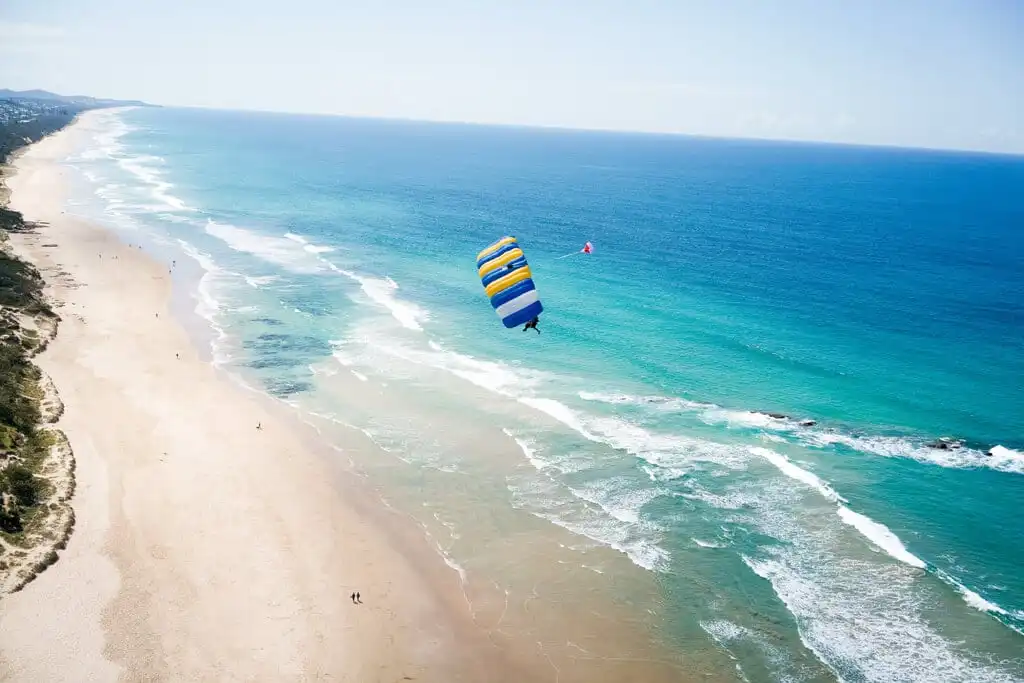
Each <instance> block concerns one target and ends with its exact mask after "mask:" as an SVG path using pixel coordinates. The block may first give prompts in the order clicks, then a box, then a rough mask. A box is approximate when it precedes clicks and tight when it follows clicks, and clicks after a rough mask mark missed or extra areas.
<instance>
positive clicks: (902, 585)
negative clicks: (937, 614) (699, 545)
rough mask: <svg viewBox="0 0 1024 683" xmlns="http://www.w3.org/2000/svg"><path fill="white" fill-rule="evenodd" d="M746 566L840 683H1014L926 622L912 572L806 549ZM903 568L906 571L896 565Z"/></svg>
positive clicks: (751, 561)
mask: <svg viewBox="0 0 1024 683" xmlns="http://www.w3.org/2000/svg"><path fill="white" fill-rule="evenodd" d="M801 546H806V543H798V545H797V549H796V550H795V551H790V552H785V551H780V552H778V553H777V554H776V556H775V557H770V558H765V559H754V558H751V557H748V556H744V557H743V561H744V562H745V563H746V564H747V566H748V567H750V568H751V570H753V571H754V573H755V574H757V575H758V576H760V577H762V578H764V579H766V580H768V581H769V582H770V583H771V585H772V588H773V589H774V590H775V593H776V594H777V595H778V596H779V598H780V599H781V600H782V601H783V603H785V605H786V607H787V609H789V611H790V612H791V613H792V614H793V616H794V617H795V619H796V622H797V628H798V630H799V632H800V638H801V640H802V641H803V642H804V644H805V645H806V646H807V647H808V648H809V649H810V650H811V651H812V652H814V653H815V655H817V657H818V658H819V659H820V660H821V661H822V662H824V663H826V664H828V665H829V667H830V668H832V669H833V671H835V673H836V675H837V677H838V678H840V680H851V681H852V680H858V681H870V682H872V683H874V682H876V681H877V682H878V683H890V682H892V683H931V682H932V681H943V682H944V683H1010V682H1011V681H1017V680H1018V679H1017V678H1016V677H1015V676H1014V675H1013V674H1012V673H1011V672H1009V671H1005V670H1003V669H1001V668H999V667H998V666H997V665H995V664H988V663H984V662H980V661H974V660H972V659H969V658H967V657H966V656H964V655H963V654H961V653H960V652H959V647H958V646H957V645H956V644H954V643H952V642H949V641H948V640H946V639H945V638H944V637H943V636H942V635H940V634H939V633H937V632H936V631H935V630H934V629H933V628H932V627H931V626H930V625H929V624H928V621H927V620H926V619H925V618H924V617H923V616H922V615H921V608H922V606H921V605H920V604H918V603H917V602H915V600H914V598H913V597H911V596H913V595H914V594H915V587H914V585H913V578H912V575H910V574H907V573H906V572H908V571H912V570H909V569H906V568H904V569H902V570H892V569H885V568H874V569H872V568H870V567H868V566H861V565H860V564H859V563H855V562H851V561H840V562H836V561H834V560H832V559H830V558H828V557H827V556H824V555H821V554H820V552H821V551H811V550H810V549H809V548H806V547H804V548H801ZM893 567H904V565H893Z"/></svg>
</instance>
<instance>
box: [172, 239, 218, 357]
mask: <svg viewBox="0 0 1024 683" xmlns="http://www.w3.org/2000/svg"><path fill="white" fill-rule="evenodd" d="M178 244H179V245H180V246H181V248H182V250H183V251H184V252H185V253H186V254H187V255H188V256H189V257H191V258H192V259H193V260H194V261H195V262H196V263H198V264H199V266H200V267H201V268H202V269H203V275H202V276H201V277H200V278H199V284H198V286H197V288H196V294H197V295H198V300H197V302H196V308H195V312H196V313H197V314H198V315H199V316H200V317H202V318H203V319H205V320H206V321H207V322H208V323H209V324H210V328H211V329H212V330H213V332H214V334H215V337H214V339H212V340H211V342H210V352H211V355H212V356H213V363H214V365H222V364H224V363H226V362H228V361H229V360H230V359H231V358H230V355H229V354H228V353H227V351H226V342H227V340H228V333H227V331H226V330H225V329H224V326H223V325H222V324H221V321H220V313H221V310H222V306H221V304H220V302H219V301H218V300H217V298H216V296H215V293H214V289H215V287H216V285H215V282H216V280H217V279H218V278H220V277H223V274H224V271H223V269H221V268H220V267H219V266H218V265H217V263H216V262H214V260H213V259H212V258H211V257H210V255H209V254H206V253H203V252H201V251H199V250H198V249H196V248H195V247H194V246H192V245H191V244H189V243H188V242H186V241H184V240H178Z"/></svg>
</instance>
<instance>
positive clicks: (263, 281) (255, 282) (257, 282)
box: [245, 275, 280, 289]
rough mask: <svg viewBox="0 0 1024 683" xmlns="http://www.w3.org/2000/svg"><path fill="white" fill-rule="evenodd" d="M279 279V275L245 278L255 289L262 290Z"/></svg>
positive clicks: (249, 276)
mask: <svg viewBox="0 0 1024 683" xmlns="http://www.w3.org/2000/svg"><path fill="white" fill-rule="evenodd" d="M278 279H280V278H278V276H277V275H260V276H255V277H254V276H251V275H246V276H245V282H246V284H248V285H249V286H250V287H252V288H253V289H260V288H261V287H264V286H266V285H269V284H271V283H273V282H276V281H277V280H278Z"/></svg>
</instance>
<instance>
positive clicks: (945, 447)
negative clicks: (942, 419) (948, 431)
mask: <svg viewBox="0 0 1024 683" xmlns="http://www.w3.org/2000/svg"><path fill="white" fill-rule="evenodd" d="M926 445H927V446H928V448H935V449H937V450H940V451H955V450H956V449H958V448H960V447H961V446H963V445H964V444H963V441H960V440H959V439H952V438H950V437H948V436H944V437H942V438H941V439H936V440H935V441H932V442H931V443H929V444H926Z"/></svg>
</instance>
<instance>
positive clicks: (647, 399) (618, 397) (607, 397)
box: [578, 391, 717, 411]
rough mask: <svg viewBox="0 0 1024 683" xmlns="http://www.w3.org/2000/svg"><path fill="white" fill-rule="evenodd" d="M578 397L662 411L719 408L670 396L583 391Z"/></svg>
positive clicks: (596, 401)
mask: <svg viewBox="0 0 1024 683" xmlns="http://www.w3.org/2000/svg"><path fill="white" fill-rule="evenodd" d="M578 396H579V397H580V398H582V399H583V400H584V401H592V402H595V403H607V404H610V405H634V406H646V407H649V408H652V409H655V410H661V411H674V410H703V409H709V408H717V406H715V405H714V404H712V403H698V402H696V401H688V400H686V399H683V398H673V397H668V396H634V395H631V394H605V393H600V392H593V391H581V392H579V394H578Z"/></svg>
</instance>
